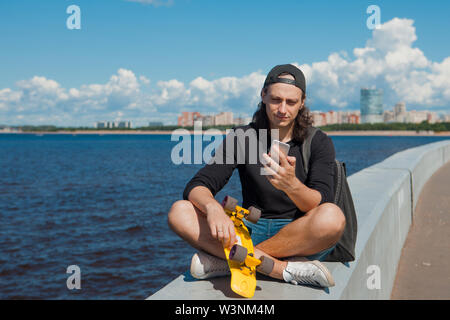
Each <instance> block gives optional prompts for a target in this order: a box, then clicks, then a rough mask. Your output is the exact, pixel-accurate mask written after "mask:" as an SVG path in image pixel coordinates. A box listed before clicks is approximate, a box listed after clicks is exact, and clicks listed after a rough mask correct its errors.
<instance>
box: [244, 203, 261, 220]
mask: <svg viewBox="0 0 450 320" xmlns="http://www.w3.org/2000/svg"><path fill="white" fill-rule="evenodd" d="M248 211H249V213H248V216H247V217H246V218H245V219H247V221H250V222H252V223H257V222H258V220H259V218H260V217H261V210H259V209H258V208H255V207H253V206H251V207H250V208H248Z"/></svg>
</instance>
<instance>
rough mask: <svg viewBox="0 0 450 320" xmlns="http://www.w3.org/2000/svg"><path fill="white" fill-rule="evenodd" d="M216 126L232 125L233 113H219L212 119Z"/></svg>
mask: <svg viewBox="0 0 450 320" xmlns="http://www.w3.org/2000/svg"><path fill="white" fill-rule="evenodd" d="M214 123H215V125H216V126H220V125H229V124H233V112H221V113H219V114H217V115H216V116H215V118H214Z"/></svg>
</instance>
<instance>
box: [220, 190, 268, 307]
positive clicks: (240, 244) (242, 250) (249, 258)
mask: <svg viewBox="0 0 450 320" xmlns="http://www.w3.org/2000/svg"><path fill="white" fill-rule="evenodd" d="M222 205H223V207H224V211H225V213H227V214H228V216H229V217H230V219H231V220H232V221H233V223H234V228H235V232H236V238H237V244H235V245H233V247H231V248H226V247H224V252H225V256H226V258H227V262H228V266H229V268H230V272H231V290H233V292H235V293H237V294H239V295H240V296H243V297H246V298H251V297H253V295H254V294H255V289H256V269H257V267H258V270H260V269H259V268H261V272H263V273H269V272H270V271H271V270H272V268H273V261H272V260H271V259H264V258H263V259H261V260H259V259H256V258H255V257H254V249H253V242H252V238H251V236H250V232H249V231H248V229H247V227H246V226H245V224H244V222H243V219H244V218H247V219H248V220H250V221H254V222H256V221H257V220H258V219H259V216H260V215H261V211H260V210H259V209H256V208H252V207H251V208H249V210H247V209H245V208H242V207H240V206H238V205H237V200H236V199H233V198H231V197H229V196H227V197H225V199H224V201H223V202H222ZM264 260H265V261H264ZM269 269H270V270H269Z"/></svg>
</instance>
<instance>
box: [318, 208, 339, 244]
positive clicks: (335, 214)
mask: <svg viewBox="0 0 450 320" xmlns="http://www.w3.org/2000/svg"><path fill="white" fill-rule="evenodd" d="M317 209H318V210H317V212H316V214H315V219H314V223H313V227H314V229H315V231H316V232H317V233H318V235H319V236H320V237H321V238H336V239H337V240H339V238H340V237H341V235H342V233H343V232H344V229H345V216H344V213H343V212H342V210H341V209H340V208H339V207H338V206H337V205H335V204H333V203H323V204H321V205H320V206H319V207H318V208H317Z"/></svg>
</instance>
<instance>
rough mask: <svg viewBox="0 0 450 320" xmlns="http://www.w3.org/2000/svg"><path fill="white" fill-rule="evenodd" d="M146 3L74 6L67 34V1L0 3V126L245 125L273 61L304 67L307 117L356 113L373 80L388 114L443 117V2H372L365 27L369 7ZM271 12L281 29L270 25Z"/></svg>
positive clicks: (446, 40)
mask: <svg viewBox="0 0 450 320" xmlns="http://www.w3.org/2000/svg"><path fill="white" fill-rule="evenodd" d="M148 3H149V4H147V5H145V4H143V3H139V1H125V0H110V1H101V0H98V1H88V0H79V1H77V2H76V5H77V6H79V8H80V10H81V25H80V26H81V29H68V28H67V24H66V20H67V19H68V17H69V15H68V14H67V13H66V9H67V7H68V6H69V5H71V4H72V3H69V2H67V1H59V2H56V1H31V0H22V1H12V2H6V1H3V2H1V3H0V28H1V29H2V30H6V31H7V32H5V33H4V35H3V37H2V50H1V51H0V65H1V68H2V72H1V74H0V124H6V125H24V124H30V125H43V124H54V125H57V126H92V124H93V123H95V122H97V121H101V120H102V119H109V121H125V120H126V121H132V123H133V125H135V126H146V125H147V123H148V122H162V123H164V124H166V125H169V124H172V125H174V124H177V116H178V115H179V114H180V112H181V111H189V110H196V111H198V112H200V113H202V114H217V113H220V112H228V111H231V112H234V114H239V113H241V114H242V117H250V116H252V115H253V113H254V112H255V110H256V108H257V105H258V102H259V101H260V90H261V87H262V84H263V82H264V78H265V76H266V74H267V72H268V71H269V70H270V68H271V67H273V66H274V65H276V64H281V63H292V64H294V65H297V66H298V67H300V68H301V69H302V70H303V71H304V73H305V76H306V82H307V92H306V93H307V102H306V104H307V105H308V106H309V107H310V109H311V110H312V111H324V112H327V111H328V110H335V111H340V110H341V111H349V110H359V108H360V107H359V102H360V94H359V93H360V88H361V87H368V88H370V87H373V86H375V87H377V88H379V89H382V90H383V99H384V104H383V110H386V109H388V108H391V106H394V105H395V104H396V103H397V102H399V101H405V103H406V104H407V105H408V108H409V109H416V110H418V111H420V110H422V111H424V110H429V111H432V112H436V113H437V114H438V115H442V114H449V113H450V91H449V90H448V88H449V87H450V56H449V52H450V34H449V33H448V32H441V31H442V30H448V29H450V20H449V19H447V16H446V14H447V12H448V10H449V9H450V2H442V1H429V2H427V3H423V2H422V1H420V2H419V1H418V0H416V1H408V2H405V1H386V0H380V1H378V3H377V5H378V6H379V7H380V10H381V25H380V27H379V28H376V29H373V30H369V29H368V28H367V25H366V20H367V18H368V14H367V13H366V9H367V7H368V6H369V5H370V4H372V3H371V2H369V1H365V0H363V1H356V0H349V1H345V3H342V2H335V1H331V0H330V1H328V0H324V1H321V2H313V1H309V2H300V1H277V2H269V1H263V2H262V3H256V2H242V1H234V0H231V1H226V2H225V1H214V2H211V1H208V2H206V1H204V0H196V1H188V0H173V1H171V2H170V5H163V6H161V5H160V6H156V5H152V4H151V1H150V2H148ZM236 12H239V14H236ZM274 16H284V17H285V19H286V21H285V22H284V23H280V24H276V25H271V28H267V27H266V24H267V21H272V20H273V17H274ZM299 16H301V19H299ZM330 17H333V18H332V19H330ZM293 21H295V23H293ZM434 21H440V23H439V24H438V25H437V24H435V23H433V22H434ZM230 22H232V23H230ZM286 26H288V28H286ZM286 30H288V31H286ZM305 30H308V32H305ZM268 39H273V40H276V41H275V42H274V43H273V44H272V45H270V46H268V45H266V44H267V41H268ZM285 44H288V45H285Z"/></svg>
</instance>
